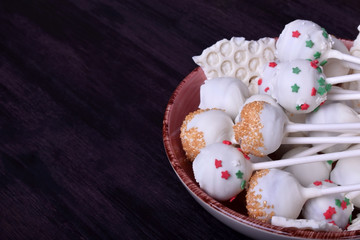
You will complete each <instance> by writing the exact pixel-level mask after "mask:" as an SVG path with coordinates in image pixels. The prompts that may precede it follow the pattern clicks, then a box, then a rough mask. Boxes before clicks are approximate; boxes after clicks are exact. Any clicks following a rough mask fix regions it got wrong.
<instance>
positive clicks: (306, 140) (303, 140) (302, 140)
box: [281, 136, 360, 144]
mask: <svg viewBox="0 0 360 240" xmlns="http://www.w3.org/2000/svg"><path fill="white" fill-rule="evenodd" d="M281 143H282V144H323V143H333V144H336V143H342V144H343V143H350V144H351V143H360V137H338V136H337V137H285V138H283V140H282V142H281Z"/></svg>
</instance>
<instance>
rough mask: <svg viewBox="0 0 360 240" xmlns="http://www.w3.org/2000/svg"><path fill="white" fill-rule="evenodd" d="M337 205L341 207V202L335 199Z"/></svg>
mask: <svg viewBox="0 0 360 240" xmlns="http://www.w3.org/2000/svg"><path fill="white" fill-rule="evenodd" d="M335 205H336V206H338V207H341V201H340V200H339V199H335Z"/></svg>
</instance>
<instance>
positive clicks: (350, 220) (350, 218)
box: [349, 214, 352, 224]
mask: <svg viewBox="0 0 360 240" xmlns="http://www.w3.org/2000/svg"><path fill="white" fill-rule="evenodd" d="M349 223H350V224H352V214H350V217H349Z"/></svg>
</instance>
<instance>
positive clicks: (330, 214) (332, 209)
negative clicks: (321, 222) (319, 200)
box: [323, 207, 336, 219]
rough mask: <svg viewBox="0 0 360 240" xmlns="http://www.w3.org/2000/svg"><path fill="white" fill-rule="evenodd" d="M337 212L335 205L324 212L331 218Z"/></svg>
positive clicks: (326, 216)
mask: <svg viewBox="0 0 360 240" xmlns="http://www.w3.org/2000/svg"><path fill="white" fill-rule="evenodd" d="M335 213H336V211H335V208H334V207H329V208H328V210H326V212H325V213H323V214H324V217H325V219H331V218H332V215H334V214H335Z"/></svg>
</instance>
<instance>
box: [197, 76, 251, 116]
mask: <svg viewBox="0 0 360 240" xmlns="http://www.w3.org/2000/svg"><path fill="white" fill-rule="evenodd" d="M249 96H250V95H249V90H248V88H247V86H246V85H245V84H244V83H243V82H242V81H239V79H236V78H231V77H219V78H213V79H208V80H205V82H204V84H203V85H201V87H200V105H199V108H200V109H211V108H217V109H223V110H225V112H226V113H227V114H229V115H230V117H231V118H232V119H235V117H236V116H237V115H238V113H239V109H240V107H241V106H242V104H244V102H245V100H246V99H247V98H248V97H249Z"/></svg>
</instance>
